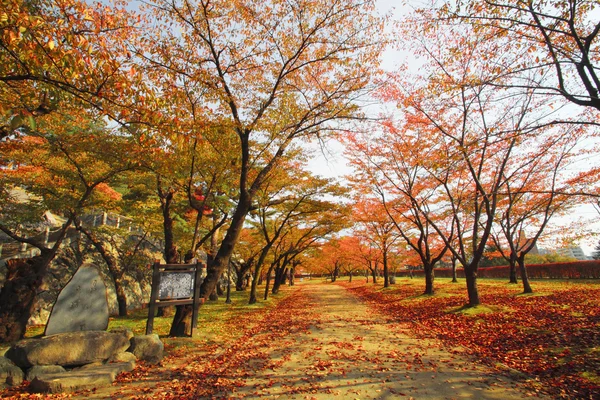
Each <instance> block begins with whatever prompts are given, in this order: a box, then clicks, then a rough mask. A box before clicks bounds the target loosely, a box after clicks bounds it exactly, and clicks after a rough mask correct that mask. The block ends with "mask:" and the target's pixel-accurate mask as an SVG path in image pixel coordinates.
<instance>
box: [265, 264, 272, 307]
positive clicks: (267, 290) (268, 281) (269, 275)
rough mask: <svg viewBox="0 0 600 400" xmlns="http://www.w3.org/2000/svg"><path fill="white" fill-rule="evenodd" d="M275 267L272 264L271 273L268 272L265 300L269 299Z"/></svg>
mask: <svg viewBox="0 0 600 400" xmlns="http://www.w3.org/2000/svg"><path fill="white" fill-rule="evenodd" d="M273 268H274V265H273V264H271V266H270V267H269V271H268V272H267V277H266V283H265V297H264V300H267V299H268V298H269V284H270V283H271V273H272V272H273Z"/></svg>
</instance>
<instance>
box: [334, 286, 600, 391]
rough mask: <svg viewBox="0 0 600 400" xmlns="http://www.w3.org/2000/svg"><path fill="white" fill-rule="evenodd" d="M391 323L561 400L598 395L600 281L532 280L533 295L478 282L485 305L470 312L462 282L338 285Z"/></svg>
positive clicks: (517, 288)
mask: <svg viewBox="0 0 600 400" xmlns="http://www.w3.org/2000/svg"><path fill="white" fill-rule="evenodd" d="M340 284H341V285H343V286H345V287H347V288H348V289H349V290H350V291H351V292H352V293H354V294H355V295H357V296H359V297H360V298H362V299H363V300H365V301H367V302H368V303H370V304H371V305H372V306H374V307H375V308H376V309H378V310H379V311H380V312H381V313H382V314H383V315H384V316H386V317H387V318H389V320H390V321H392V322H394V323H398V324H403V326H409V327H410V330H411V331H412V332H413V334H415V335H417V336H419V337H423V338H435V339H439V340H441V341H442V342H443V343H444V345H446V346H448V347H450V348H453V349H456V350H457V351H460V352H466V353H468V354H470V355H472V356H474V357H476V358H477V359H479V360H480V361H482V362H484V363H486V364H489V365H492V366H495V367H501V368H507V369H509V370H511V371H513V372H517V373H522V374H523V375H524V376H525V377H527V378H529V379H532V380H533V381H538V382H539V386H540V387H544V388H545V389H546V390H548V389H549V390H550V392H551V394H552V395H554V396H556V397H562V398H598V396H600V375H599V371H600V282H597V281H534V282H533V283H532V285H533V288H534V291H535V293H533V294H530V295H524V294H521V293H522V288H521V286H519V285H510V284H507V283H506V281H504V280H492V279H488V280H483V279H481V280H480V281H479V292H480V296H481V303H482V305H481V306H478V307H475V308H466V307H464V304H465V303H466V301H467V298H466V286H465V283H464V281H460V282H459V283H451V282H450V280H449V279H437V280H436V281H435V287H436V294H435V295H433V296H423V295H422V292H423V290H424V285H425V283H424V281H423V280H421V279H410V278H401V279H397V281H396V284H395V285H392V286H391V287H390V288H385V289H384V288H383V287H382V286H381V285H373V284H371V283H369V284H366V283H365V281H364V280H362V279H359V280H357V279H355V280H354V281H353V282H352V283H349V282H341V283H340Z"/></svg>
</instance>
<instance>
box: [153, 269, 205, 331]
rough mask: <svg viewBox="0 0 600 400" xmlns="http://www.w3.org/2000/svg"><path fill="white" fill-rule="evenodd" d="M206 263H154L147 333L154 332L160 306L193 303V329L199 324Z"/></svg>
mask: <svg viewBox="0 0 600 400" xmlns="http://www.w3.org/2000/svg"><path fill="white" fill-rule="evenodd" d="M204 268H205V266H204V264H201V263H196V264H159V263H158V262H157V263H155V264H154V266H153V269H152V293H151V294H150V303H148V321H147V323H146V335H149V334H151V333H152V329H153V326H154V314H155V312H156V309H157V308H158V307H166V306H182V305H189V304H191V305H193V307H194V308H193V313H192V329H191V331H192V332H191V333H192V335H194V329H195V328H196V327H197V325H198V308H199V307H200V285H201V284H202V281H203V279H202V275H203V274H202V271H203V269H204Z"/></svg>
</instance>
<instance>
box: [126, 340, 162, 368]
mask: <svg viewBox="0 0 600 400" xmlns="http://www.w3.org/2000/svg"><path fill="white" fill-rule="evenodd" d="M130 342H131V347H130V348H129V350H127V351H129V352H131V353H133V354H134V355H135V356H136V357H137V358H138V360H143V361H148V362H149V363H153V364H158V363H159V362H160V361H161V360H162V359H163V352H164V345H163V342H161V340H160V338H159V337H158V335H157V334H155V333H153V334H150V335H139V336H134V337H133V338H132V339H131V340H130Z"/></svg>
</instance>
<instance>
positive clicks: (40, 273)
mask: <svg viewBox="0 0 600 400" xmlns="http://www.w3.org/2000/svg"><path fill="white" fill-rule="evenodd" d="M41 252H42V253H41V254H40V255H39V256H35V257H33V258H27V259H25V258H17V259H12V260H8V261H7V262H6V280H5V281H4V286H3V287H2V290H0V343H10V342H16V341H17V340H20V339H22V338H23V336H24V335H25V330H26V329H27V321H29V318H30V317H31V312H32V310H33V306H34V305H35V298H36V296H37V293H38V292H39V290H40V287H41V286H42V282H43V280H44V277H45V276H46V273H47V271H48V266H49V265H50V262H51V261H52V259H54V256H55V255H56V251H55V250H50V249H43V250H41Z"/></svg>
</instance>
